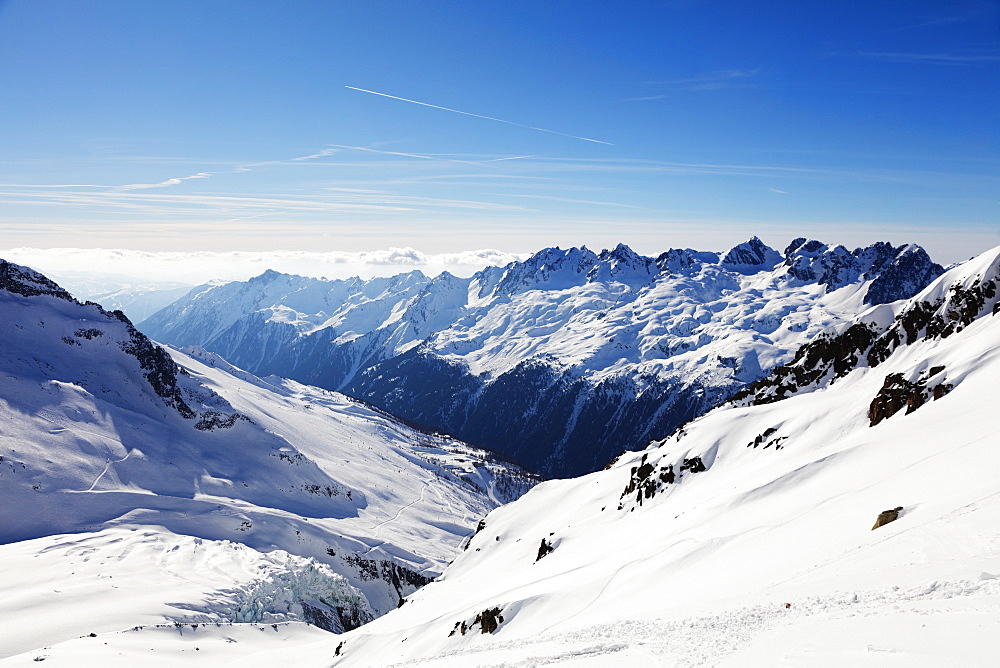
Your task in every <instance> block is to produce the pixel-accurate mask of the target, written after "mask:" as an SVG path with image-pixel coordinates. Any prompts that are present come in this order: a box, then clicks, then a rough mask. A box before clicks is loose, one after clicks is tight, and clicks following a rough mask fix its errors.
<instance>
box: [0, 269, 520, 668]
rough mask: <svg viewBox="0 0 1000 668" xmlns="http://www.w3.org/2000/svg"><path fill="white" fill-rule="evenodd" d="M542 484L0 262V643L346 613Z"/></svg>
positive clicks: (429, 568)
mask: <svg viewBox="0 0 1000 668" xmlns="http://www.w3.org/2000/svg"><path fill="white" fill-rule="evenodd" d="M533 483H534V479H533V478H532V477H531V476H529V475H528V474H526V473H525V472H523V471H522V470H520V469H518V468H517V467H515V466H513V465H510V464H507V463H505V462H503V461H500V460H499V459H497V458H496V457H495V456H494V455H492V454H490V453H488V452H486V451H483V450H481V449H477V448H473V447H471V446H468V445H466V444H464V443H462V442H459V441H456V440H455V439H453V438H451V437H448V436H443V435H440V434H435V433H430V432H424V431H418V430H416V429H413V428H411V427H408V426H405V425H403V424H401V423H400V422H399V421H398V420H396V419H394V418H392V417H390V416H388V415H387V414H385V413H383V412H380V411H379V410H377V409H374V408H372V407H369V406H367V405H364V404H361V403H359V402H357V401H356V400H351V399H348V398H347V397H345V396H343V395H340V394H337V393H333V392H329V391H326V390H322V389H319V388H314V387H308V386H304V385H300V384H298V383H296V382H294V381H288V380H284V379H282V378H278V377H268V378H259V377H257V376H254V375H252V374H250V373H247V372H245V371H242V370H240V369H238V368H236V367H233V366H232V365H230V364H229V363H227V362H226V361H225V360H223V359H222V358H220V357H219V356H218V355H215V354H213V353H208V352H206V351H204V350H203V349H198V348H188V349H186V350H184V351H181V350H177V349H170V350H168V349H165V348H162V347H160V346H159V345H157V344H155V343H153V342H152V341H150V340H149V339H148V338H147V337H146V336H144V335H143V334H141V333H140V332H139V331H137V330H136V329H135V328H134V327H133V326H132V324H131V323H130V322H129V320H128V319H127V318H126V317H125V316H124V315H123V314H122V313H121V312H120V311H114V312H109V311H107V310H105V309H104V308H102V307H101V306H99V305H97V304H94V303H89V302H88V303H81V302H79V301H77V300H76V299H74V298H73V297H72V296H71V295H70V294H69V293H67V292H66V291H65V290H63V289H62V288H61V287H59V286H58V285H57V284H55V283H53V282H52V281H50V280H49V279H47V278H46V277H44V276H42V275H41V274H38V273H36V272H34V271H32V270H30V269H27V268H25V267H20V266H17V265H13V264H10V263H7V262H4V261H2V260H0V560H2V561H3V563H4V564H5V573H7V574H10V573H13V572H18V573H21V575H20V576H19V577H17V578H10V577H5V578H3V582H2V583H0V600H3V601H4V603H3V604H2V605H0V628H3V630H4V631H3V638H0V658H2V657H3V656H9V655H11V654H16V653H19V652H22V651H26V650H28V649H33V648H36V647H39V646H41V645H48V644H51V643H53V642H57V641H61V640H66V639H69V638H73V637H77V636H79V635H81V634H83V633H85V632H88V633H89V632H104V631H120V630H122V629H123V628H127V627H131V626H134V625H136V624H148V623H154V622H157V621H158V622H166V621H167V620H177V621H181V620H186V621H191V622H199V621H201V622H220V623H221V622H232V621H258V622H264V621H268V622H277V621H287V620H293V619H299V620H301V619H308V620H309V621H311V622H313V623H314V624H316V625H318V626H322V627H324V628H327V629H329V630H334V631H340V630H344V629H345V628H353V627H354V626H357V625H358V624H360V623H363V622H365V621H368V620H369V619H371V618H373V617H375V616H377V615H380V614H384V613H385V612H386V611H388V610H390V609H393V608H395V607H396V605H397V604H398V602H399V600H400V597H401V596H404V595H406V594H407V593H410V592H412V591H414V590H415V589H416V588H417V587H419V586H421V585H422V584H424V583H426V582H427V581H428V580H429V579H430V578H431V577H433V576H434V575H436V574H437V573H439V572H440V571H441V569H442V568H443V567H444V566H445V564H447V563H448V562H449V561H450V560H451V559H452V558H453V557H454V555H455V554H456V553H457V551H458V550H459V549H460V546H461V544H462V543H463V542H464V541H465V540H466V539H467V537H468V535H469V534H470V533H471V532H472V529H473V528H474V527H475V526H476V524H477V522H478V520H479V519H480V518H481V517H482V516H483V515H485V513H486V512H487V511H489V510H490V509H492V508H495V507H496V506H498V505H499V504H501V503H505V502H508V501H510V500H512V499H514V498H516V497H517V496H519V495H520V494H522V493H523V492H524V491H525V490H526V489H527V488H529V487H530V486H531V485H532V484H533ZM92 561H93V563H89V562H92ZM15 564H16V566H15ZM25 574H30V576H25ZM25 577H27V581H26V580H25ZM53 592H54V593H55V594H56V595H53ZM97 600H100V601H103V602H102V603H96V604H95V601H97ZM95 605H97V608H99V610H97V611H96V612H93V611H92V610H91V609H92V608H93V607H94V606H95ZM102 606H103V607H102ZM84 611H86V612H84Z"/></svg>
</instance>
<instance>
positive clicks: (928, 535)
mask: <svg viewBox="0 0 1000 668" xmlns="http://www.w3.org/2000/svg"><path fill="white" fill-rule="evenodd" d="M998 286H1000V248H998V249H994V250H992V251H990V252H989V253H986V254H984V255H983V256H980V257H979V258H976V259H975V260H973V261H970V262H969V263H967V264H965V265H962V266H960V267H957V268H955V269H952V270H951V271H949V272H947V273H946V274H945V275H943V276H942V277H941V278H939V279H938V280H937V281H936V282H935V283H934V284H932V285H931V286H929V287H928V288H927V289H926V290H924V291H923V292H921V293H920V294H919V295H917V296H916V297H914V298H913V299H911V300H909V301H906V302H901V303H896V304H889V305H885V306H879V307H876V308H874V309H872V310H870V311H868V312H866V313H865V314H863V315H862V316H860V317H859V319H858V321H857V322H858V323H859V324H862V325H865V326H871V327H872V328H873V329H874V330H876V331H875V332H874V333H875V336H874V337H873V338H874V341H875V342H876V343H874V344H873V345H872V346H865V347H863V348H862V350H861V356H860V357H859V359H858V361H857V362H856V363H855V364H853V365H852V368H851V369H850V370H847V371H845V372H843V373H841V374H839V378H837V379H836V380H833V374H832V373H831V374H829V375H827V377H825V378H824V379H822V380H818V381H816V382H815V384H813V385H811V386H809V387H800V388H798V391H799V393H798V394H796V395H794V396H791V397H790V398H786V399H784V400H778V401H768V402H766V403H758V404H757V405H733V406H727V407H722V408H719V409H717V410H715V411H712V412H711V413H709V414H707V415H705V416H703V417H701V418H698V419H696V420H694V421H692V422H691V423H689V424H688V425H686V426H685V427H684V428H683V429H682V430H679V431H678V432H677V433H675V434H674V435H673V436H671V437H670V438H668V439H666V440H665V441H662V442H657V443H654V444H653V445H651V446H650V448H648V449H647V450H646V451H644V452H641V453H627V454H626V455H624V456H623V457H622V458H620V459H619V460H618V461H617V462H616V463H615V464H614V465H613V466H612V467H611V468H610V469H609V470H606V471H601V472H597V473H593V474H591V475H588V476H585V477H582V478H579V479H574V480H554V481H549V482H546V483H543V484H541V485H539V486H538V487H537V488H535V489H534V490H532V491H531V492H529V493H528V494H527V495H525V496H524V497H522V498H521V499H519V500H518V501H517V502H514V503H512V504H510V505H508V506H505V507H503V508H500V509H497V510H495V511H493V512H492V513H491V514H490V515H489V516H488V517H487V518H486V520H485V522H484V524H483V527H482V529H481V530H480V531H478V533H477V534H476V536H475V537H474V538H473V540H472V541H471V543H470V546H469V549H468V550H467V551H465V552H464V553H463V554H462V555H461V556H460V557H459V558H458V559H457V560H456V561H455V562H453V563H452V565H451V566H450V567H449V568H448V569H447V570H446V571H445V573H444V574H443V576H442V577H441V578H439V579H438V580H437V581H436V582H434V583H432V584H430V585H428V586H427V587H425V588H423V589H422V590H420V591H419V592H417V593H416V594H414V595H413V596H410V597H408V599H407V603H406V605H405V606H403V607H402V608H401V609H400V610H397V611H395V612H393V613H391V614H390V615H387V616H386V617H383V618H381V619H379V620H376V621H375V622H373V623H372V624H370V625H368V626H365V627H363V628H361V629H358V630H356V631H354V632H352V633H350V634H348V635H346V636H345V637H344V639H343V645H340V647H339V649H340V652H339V657H340V661H339V662H336V663H335V665H344V666H352V665H388V664H390V663H392V664H404V665H408V664H410V663H413V664H416V663H419V664H420V665H428V663H429V665H468V664H470V663H480V664H482V663H486V664H492V663H500V662H503V663H504V664H505V665H538V664H540V663H548V662H574V661H575V662H578V663H581V664H587V665H610V664H611V663H615V664H616V665H621V664H622V663H623V662H625V663H627V662H629V661H638V660H645V661H651V660H654V661H660V662H666V663H672V662H676V663H678V664H680V665H700V664H704V663H709V664H718V663H723V664H725V665H749V664H753V663H767V664H769V665H773V664H775V663H777V664H781V665H803V664H804V663H807V664H809V665H844V664H845V663H848V662H850V663H852V664H854V663H859V662H860V663H865V662H867V663H871V664H872V665H885V663H886V662H887V661H890V660H891V661H894V662H899V663H901V664H904V665H915V664H935V663H942V662H945V663H950V664H962V665H989V664H990V663H991V662H993V661H995V656H996V652H997V650H998V649H1000V640H998V639H1000V634H998V633H997V632H998V631H1000V622H998V620H1000V529H998V527H1000V484H998V482H997V478H996V475H995V472H996V471H997V470H1000V469H998V467H1000V449H998V448H997V447H996V444H997V443H998V442H1000V428H998V427H997V425H996V423H995V421H994V420H992V414H993V406H994V405H995V404H996V400H997V388H996V378H997V377H998V374H1000V345H998V343H997V342H998V341H1000V318H997V317H996V313H997V312H998V311H1000V306H998V305H997V304H998V299H997V297H998V295H997V287H998ZM914 314H920V315H919V320H917V319H916V318H917V317H918V316H915V315H914ZM938 324H941V325H942V327H938ZM911 334H912V335H911ZM897 336H898V338H899V342H898V344H893V345H892V346H890V348H891V349H890V350H886V349H885V348H884V347H882V344H880V343H878V342H879V341H885V340H895V339H896V337H897ZM873 352H874V354H876V355H877V358H878V359H879V362H878V364H877V365H874V366H872V365H870V364H869V363H868V362H867V357H866V355H870V354H873ZM771 378H775V376H772V377H771ZM899 382H905V383H910V384H912V385H915V386H919V387H918V388H917V389H914V388H913V387H911V386H907V387H908V390H907V391H908V392H910V394H908V395H906V396H904V401H903V402H902V404H901V405H899V402H898V401H897V398H895V397H894V395H893V394H892V392H889V391H887V390H891V389H892V387H893V386H894V385H895V384H897V383H899ZM765 384H766V383H761V384H760V385H759V386H758V388H762V387H764V386H765ZM779 384H780V383H779ZM942 386H944V387H945V388H946V389H942V390H940V391H937V392H935V388H938V387H942ZM915 393H919V394H920V395H921V396H922V397H923V401H917V400H915V399H914V397H915V396H916V394H915ZM907 398H908V399H909V401H906V400H905V399H907ZM742 401H746V399H744V400H742ZM894 402H895V403H894ZM888 405H895V406H896V408H897V410H895V411H894V412H893V411H888V415H885V413H886V411H885V410H884V408H885V407H886V406H888ZM879 416H881V419H876V418H877V417H879ZM882 511H891V512H888V513H885V514H886V515H888V516H890V517H891V516H897V517H898V518H897V519H895V521H891V522H890V523H888V524H886V525H884V526H881V527H878V528H877V529H874V530H873V528H872V526H873V523H875V522H876V518H877V517H878V516H880V514H883V513H882ZM338 642H340V641H338ZM288 656H296V655H295V653H294V652H290V653H289V654H288Z"/></svg>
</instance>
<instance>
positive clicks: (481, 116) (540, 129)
mask: <svg viewBox="0 0 1000 668" xmlns="http://www.w3.org/2000/svg"><path fill="white" fill-rule="evenodd" d="M344 88H349V89H351V90H356V91H360V92H362V93H370V94H371V95H379V96H381V97H387V98H389V99H391V100H399V101H401V102H409V103H410V104H419V105H420V106H422V107H430V108H432V109H440V110H442V111H450V112H452V113H454V114H462V115H463V116H472V117H474V118H482V119H485V120H487V121H496V122H497V123H505V124H507V125H513V126H515V127H519V128H525V129H526V130H536V131H537V132H547V133H549V134H553V135H560V136H562V137H569V138H570V139H579V140H581V141H589V142H593V143H595V144H605V145H607V146H614V144H612V143H611V142H606V141H601V140H600V139H591V138H590V137H580V136H577V135H571V134H567V133H565V132H559V131H557V130H548V129H546V128H539V127H535V126H533V125H523V124H521V123H515V122H514V121H505V120H504V119H502V118H495V117H493V116H484V115H482V114H473V113H470V112H468V111H459V110H458V109H451V108H449V107H441V106H438V105H436V104H428V103H427V102H418V101H416V100H410V99H407V98H405V97H397V96H395V95H388V94H386V93H379V92H376V91H373V90H366V89H364V88H355V87H354V86H344Z"/></svg>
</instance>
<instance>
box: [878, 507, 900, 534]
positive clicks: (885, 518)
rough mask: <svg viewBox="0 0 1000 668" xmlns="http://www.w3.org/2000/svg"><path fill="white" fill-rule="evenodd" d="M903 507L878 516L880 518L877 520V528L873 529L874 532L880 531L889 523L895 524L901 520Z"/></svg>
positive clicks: (884, 511)
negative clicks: (900, 515)
mask: <svg viewBox="0 0 1000 668" xmlns="http://www.w3.org/2000/svg"><path fill="white" fill-rule="evenodd" d="M902 510H903V506H896V507H895V508H893V509H892V510H883V511H882V512H880V513H879V514H878V518H877V519H876V520H875V526H873V527H872V531H875V529H878V528H879V527H881V526H885V525H886V524H888V523H889V522H895V521H896V520H897V519H899V513H900V512H902Z"/></svg>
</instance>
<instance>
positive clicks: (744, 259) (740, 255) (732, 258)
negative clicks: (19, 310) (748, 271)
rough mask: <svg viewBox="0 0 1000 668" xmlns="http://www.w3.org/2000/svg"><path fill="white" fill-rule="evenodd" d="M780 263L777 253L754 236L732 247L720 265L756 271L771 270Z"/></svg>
mask: <svg viewBox="0 0 1000 668" xmlns="http://www.w3.org/2000/svg"><path fill="white" fill-rule="evenodd" d="M780 261H781V256H780V255H779V254H778V251H776V250H774V249H773V248H771V247H770V246H768V245H767V244H765V243H764V242H763V241H761V240H760V238H758V237H756V236H754V237H751V238H750V240H749V241H744V242H743V243H741V244H739V245H737V246H733V247H732V248H731V249H729V252H728V253H726V255H725V257H723V258H722V264H725V265H730V266H738V267H746V268H753V269H755V270H757V271H761V270H767V269H773V268H774V267H775V266H776V265H777V264H778V263H779V262H780Z"/></svg>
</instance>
